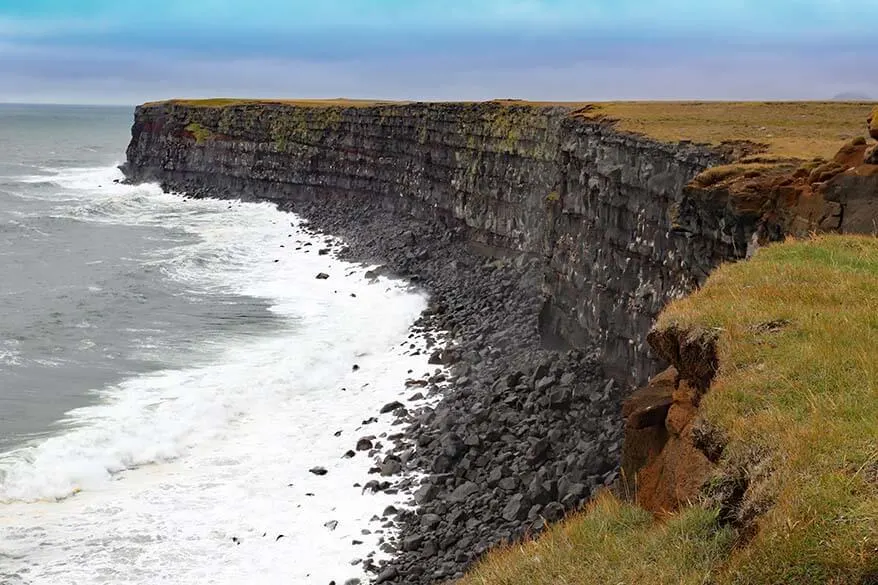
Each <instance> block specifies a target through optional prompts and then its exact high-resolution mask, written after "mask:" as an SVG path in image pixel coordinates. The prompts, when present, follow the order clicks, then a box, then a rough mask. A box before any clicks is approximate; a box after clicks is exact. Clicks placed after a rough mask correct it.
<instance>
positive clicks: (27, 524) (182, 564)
mask: <svg viewBox="0 0 878 585" xmlns="http://www.w3.org/2000/svg"><path fill="white" fill-rule="evenodd" d="M118 176H119V175H118V171H116V170H115V169H98V170H94V169H92V170H83V171H65V172H64V173H58V174H56V175H55V176H53V177H49V178H48V179H47V178H46V177H42V179H43V180H51V181H53V182H55V184H57V185H59V186H60V187H62V188H64V189H66V190H68V191H69V192H71V193H74V194H75V196H77V197H79V198H80V199H81V202H80V204H79V205H77V206H76V207H75V209H74V210H73V211H72V212H70V211H69V207H70V206H69V205H68V206H66V209H67V210H68V211H66V212H65V211H63V209H62V208H60V207H59V213H70V214H71V215H72V216H74V217H78V218H81V219H83V220H88V221H112V222H116V223H125V224H129V223H130V224H149V225H163V226H165V227H167V228H168V229H169V230H170V231H169V237H174V236H173V233H174V232H185V233H187V234H189V235H190V236H192V235H194V236H197V239H195V241H194V243H193V238H191V237H190V238H186V240H185V242H183V243H181V245H180V246H178V247H176V248H175V249H174V250H173V252H167V253H164V254H163V255H162V256H160V257H157V258H155V259H154V261H155V263H156V264H158V265H160V266H161V268H162V271H163V273H164V274H166V276H167V277H168V278H173V279H177V280H179V281H181V282H184V283H186V285H187V287H188V288H189V289H190V290H191V291H192V292H193V293H194V294H197V293H198V292H199V291H202V292H203V291H205V290H208V289H210V290H216V289H221V290H227V291H229V292H231V293H237V294H246V295H252V296H258V297H261V298H265V299H268V300H270V302H271V303H272V305H273V307H272V308H273V311H274V312H275V313H276V314H277V315H278V316H279V317H280V318H281V319H282V326H279V327H278V328H277V330H276V331H274V332H270V333H265V334H262V335H259V336H254V335H252V334H251V335H249V336H245V335H237V334H235V332H234V331H233V330H232V331H230V332H229V333H228V335H226V336H224V337H223V338H221V339H215V340H213V342H212V343H213V344H215V345H217V346H218V347H219V348H220V351H218V352H215V355H217V356H218V357H217V358H215V359H214V360H212V361H211V362H210V363H207V364H199V365H197V366H193V367H189V368H184V369H168V370H163V371H158V372H154V373H151V374H148V375H141V376H137V377H134V378H130V379H128V380H125V381H123V382H122V383H120V384H118V385H115V386H112V387H108V388H104V389H102V390H101V392H100V400H99V402H98V403H97V404H95V405H94V406H90V407H87V408H81V409H78V410H75V411H72V412H71V413H69V415H68V420H67V421H65V422H66V424H67V425H68V426H67V427H66V428H67V430H66V431H65V432H63V433H61V434H58V435H56V436H53V437H51V438H48V439H43V440H42V441H41V442H39V443H36V444H34V445H30V446H28V447H26V448H24V449H21V450H19V451H17V452H14V453H11V454H7V456H5V457H4V458H3V460H2V462H0V469H2V477H0V502H3V503H0V581H3V580H4V579H6V580H9V581H10V582H11V583H33V584H44V583H45V584H62V583H64V584H66V583H77V584H87V583H106V582H112V583H144V584H147V583H149V584H152V583H161V582H167V583H175V584H181V585H186V584H190V583H191V584H195V583H198V584H202V583H217V584H220V583H230V584H231V583H264V584H273V583H312V582H313V583H320V582H323V583H328V582H329V581H330V580H333V579H334V580H336V581H337V582H344V580H345V579H347V578H350V577H357V576H362V574H361V570H360V569H359V568H358V567H355V566H351V565H350V563H349V561H351V560H352V559H354V558H362V557H363V556H365V554H366V553H367V552H369V550H371V549H372V548H374V545H375V542H376V541H375V539H376V537H377V535H376V534H372V535H368V536H363V535H361V533H360V532H361V529H362V528H364V527H366V524H367V521H368V519H369V518H370V517H372V516H373V515H375V514H380V513H381V511H382V510H383V509H384V507H385V506H386V505H388V504H389V503H398V502H394V499H393V497H391V496H387V495H369V494H362V493H361V492H360V490H359V489H356V488H354V487H353V484H354V483H357V482H361V483H362V482H364V481H365V480H366V479H367V471H368V468H369V467H370V466H371V461H369V460H368V459H367V458H366V457H364V456H363V454H359V455H358V456H357V457H355V458H353V459H343V458H341V455H342V454H343V453H344V452H345V451H347V450H348V449H350V448H351V447H352V445H353V444H354V443H355V442H356V440H357V438H358V437H359V436H361V435H365V434H378V433H380V432H386V431H388V430H389V429H390V428H391V427H390V424H391V419H390V417H389V416H388V415H385V416H383V417H381V419H382V420H380V421H379V423H378V424H373V425H368V426H365V427H363V426H362V421H363V420H364V419H366V418H369V417H370V416H373V415H374V414H375V413H376V412H377V410H378V409H379V408H380V407H381V406H382V405H383V404H384V403H386V402H388V401H390V400H393V399H398V398H399V397H400V396H399V393H400V390H401V389H402V382H403V381H404V380H405V379H406V378H407V377H408V374H407V372H408V371H409V370H414V371H415V374H418V375H420V374H423V373H425V372H426V371H427V370H428V367H427V365H426V362H425V359H424V358H423V356H409V355H405V354H404V353H403V352H402V350H400V349H398V346H399V344H400V342H402V341H406V336H407V330H408V326H409V325H410V324H411V322H412V321H413V320H414V319H415V318H416V316H417V315H418V313H419V312H420V311H421V310H422V309H423V307H424V304H425V299H424V297H423V296H422V295H419V294H415V293H413V292H411V291H410V290H409V289H408V288H407V287H406V286H404V285H403V284H402V283H399V282H392V281H388V280H384V279H380V280H378V281H376V282H371V281H368V280H367V279H365V277H364V273H365V270H366V269H365V268H364V267H359V266H354V265H351V264H347V263H342V262H339V261H336V260H333V259H331V258H330V257H328V256H318V255H317V249H318V247H319V246H320V245H322V241H323V238H320V239H311V240H310V241H312V242H313V243H314V245H313V246H310V247H307V248H304V249H302V250H299V251H297V250H295V246H294V245H292V244H293V243H294V242H295V241H296V240H297V239H300V240H304V239H306V238H308V237H307V236H305V235H303V234H300V233H296V231H295V230H296V229H297V226H296V223H297V222H296V219H295V217H294V216H290V215H286V214H282V213H279V212H277V211H276V210H275V209H273V208H272V207H271V206H270V205H267V204H241V203H233V204H230V203H229V202H220V201H190V202H183V201H182V199H180V198H177V197H173V196H170V195H165V194H162V193H161V192H160V190H158V189H157V188H156V187H150V186H147V187H131V186H124V185H116V184H113V183H112V179H113V178H117V177H118ZM98 185H103V187H98ZM230 206H231V208H229V207H230ZM291 223H292V224H293V225H292V226H291ZM290 234H293V236H292V237H290ZM281 245H283V246H284V247H283V248H281ZM275 260H277V262H276V261H275ZM318 272H326V273H327V274H329V275H330V278H329V279H328V280H315V278H314V276H315V275H316V273H318ZM351 293H355V294H356V297H354V296H351ZM406 345H407V344H406ZM354 363H356V364H358V365H359V366H360V368H359V370H357V371H353V370H352V365H353V364H354ZM361 427H362V428H361ZM337 431H341V434H340V436H338V437H336V436H335V434H336V432H337ZM314 466H323V467H325V468H326V469H327V470H328V471H329V473H328V474H327V475H326V476H322V477H318V476H316V475H313V474H311V473H309V472H308V470H309V469H310V468H311V467H314ZM307 494H314V495H313V496H311V495H307ZM71 496H72V497H71ZM333 520H335V521H338V523H339V524H338V527H337V528H336V529H335V530H330V529H329V528H327V527H326V526H324V524H325V523H327V522H330V521H333ZM369 527H370V528H372V529H373V530H374V529H375V528H376V527H375V526H369ZM280 535H283V537H282V538H279V536H280ZM233 538H235V539H238V540H237V542H238V543H240V544H238V543H236V541H233ZM354 539H356V540H360V541H364V544H363V545H361V546H353V545H352V541H353V540H354ZM3 582H5V581H3Z"/></svg>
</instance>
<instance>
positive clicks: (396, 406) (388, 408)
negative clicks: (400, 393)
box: [380, 400, 404, 414]
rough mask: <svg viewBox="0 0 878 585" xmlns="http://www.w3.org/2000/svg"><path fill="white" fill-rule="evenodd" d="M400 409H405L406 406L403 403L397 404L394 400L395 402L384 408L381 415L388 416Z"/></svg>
mask: <svg viewBox="0 0 878 585" xmlns="http://www.w3.org/2000/svg"><path fill="white" fill-rule="evenodd" d="M398 408H404V405H403V404H402V403H401V402H397V401H395V400H394V401H393V402H390V403H388V404H385V405H384V406H382V407H381V410H380V413H381V414H387V413H388V412H393V411H394V410H396V409H398Z"/></svg>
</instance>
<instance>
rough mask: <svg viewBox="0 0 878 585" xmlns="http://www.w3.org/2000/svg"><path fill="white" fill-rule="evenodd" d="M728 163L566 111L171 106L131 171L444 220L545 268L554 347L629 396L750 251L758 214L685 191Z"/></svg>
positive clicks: (141, 111) (133, 156) (140, 145)
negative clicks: (673, 305)
mask: <svg viewBox="0 0 878 585" xmlns="http://www.w3.org/2000/svg"><path fill="white" fill-rule="evenodd" d="M728 156H729V155H727V154H723V153H722V152H719V151H716V150H711V149H708V148H705V147H699V146H693V145H686V144H682V145H669V144H663V143H659V142H655V141H652V140H649V139H647V138H643V137H639V136H634V135H628V134H624V133H620V132H617V131H616V130H614V129H613V127H612V125H611V124H609V123H607V122H604V121H600V120H594V119H590V118H587V117H584V116H582V115H577V114H576V113H575V112H572V111H571V109H570V108H564V107H549V106H535V105H524V104H515V103H480V104H389V105H375V106H358V107H352V106H332V105H330V106H314V105H295V104H280V103H277V104H272V103H242V104H240V105H234V104H232V105H224V106H223V107H205V106H195V105H185V104H175V103H173V102H170V103H159V104H153V105H145V106H141V107H139V108H138V109H137V111H136V116H135V123H134V127H133V129H132V141H131V144H130V146H129V148H128V162H127V165H126V167H125V170H126V173H127V174H128V176H129V177H130V178H131V179H132V180H159V181H162V182H164V183H165V184H166V185H167V186H168V187H171V188H176V189H178V190H186V189H191V188H193V187H195V186H197V187H198V188H211V189H213V192H214V193H220V192H222V193H226V194H227V195H229V196H242V197H251V198H261V199H269V200H272V201H276V202H279V203H283V202H288V201H300V202H301V201H320V202H327V201H330V200H345V201H349V202H350V203H351V205H353V206H357V205H362V204H363V203H365V202H369V203H376V204H378V205H380V207H381V208H382V209H388V210H392V211H394V212H397V213H401V214H407V215H413V216H416V217H430V218H438V217H442V218H444V219H445V221H446V222H448V223H453V224H454V225H459V226H461V227H463V228H465V229H466V238H467V239H468V241H470V242H471V243H472V244H473V245H474V246H476V247H477V248H479V249H480V250H481V251H485V252H489V253H493V254H509V253H520V252H525V253H530V254H533V255H535V256H537V257H541V258H543V259H544V260H545V266H546V272H545V276H544V279H543V292H544V294H545V296H546V302H545V305H544V310H543V313H542V327H543V333H544V337H545V338H546V339H553V340H555V341H557V342H563V343H566V344H569V345H572V346H581V345H583V344H586V343H588V344H590V343H592V342H595V343H597V345H598V346H599V347H600V348H601V352H602V356H603V360H604V363H605V364H606V366H607V369H608V371H609V373H611V374H612V375H614V376H615V377H616V378H618V379H619V381H620V382H621V383H623V384H629V383H639V382H642V381H645V380H646V378H647V377H648V376H649V375H650V374H652V373H654V372H655V371H657V369H658V367H659V365H658V364H657V363H656V361H655V359H654V358H653V357H652V356H651V354H650V353H649V351H648V347H647V345H646V338H645V336H646V332H647V331H648V329H649V326H650V324H651V322H652V320H653V319H654V317H655V316H656V314H657V313H658V311H659V310H660V308H661V307H662V306H663V305H664V304H665V303H666V302H667V301H668V300H669V299H670V298H672V297H674V296H677V295H681V294H684V293H685V292H686V291H688V290H691V289H692V288H693V287H694V286H696V285H697V284H698V283H699V282H701V281H702V280H703V279H704V278H705V277H706V275H707V274H708V273H709V272H710V270H711V269H712V268H713V267H714V266H715V265H716V264H717V263H719V262H721V261H723V260H726V259H730V258H740V257H743V256H744V255H745V254H746V250H747V246H748V243H749V241H750V237H751V235H752V232H753V231H754V230H755V225H756V223H757V219H758V214H753V213H749V212H745V213H739V212H738V211H737V210H735V209H733V208H732V207H731V206H730V205H729V202H728V201H723V200H722V199H721V198H720V199H710V198H703V197H701V198H699V197H697V196H696V197H691V196H689V195H688V194H687V193H686V192H685V190H684V186H685V185H686V184H687V183H688V182H689V180H690V179H692V178H693V177H694V176H696V175H697V174H699V173H700V172H702V171H703V170H704V169H706V168H707V167H709V166H711V165H715V164H718V163H721V162H724V161H725V160H726V158H727V157H728ZM696 195H697V194H696Z"/></svg>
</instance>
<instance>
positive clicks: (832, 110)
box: [144, 98, 874, 160]
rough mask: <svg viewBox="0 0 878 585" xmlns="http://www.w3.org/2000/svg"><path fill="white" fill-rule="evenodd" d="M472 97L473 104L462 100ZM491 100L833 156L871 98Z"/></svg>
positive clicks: (312, 104)
mask: <svg viewBox="0 0 878 585" xmlns="http://www.w3.org/2000/svg"><path fill="white" fill-rule="evenodd" d="M411 103H412V102H393V101H380V100H351V99H344V98H337V99H300V100H293V99H237V98H212V99H175V100H169V101H167V102H151V103H148V104H144V105H145V106H156V105H160V104H176V105H181V106H188V107H196V108H225V107H232V106H234V107H238V106H248V105H267V104H274V105H289V106H298V107H308V108H321V107H322V108H361V107H373V106H399V105H406V104H411ZM464 103H474V102H464ZM489 103H495V104H503V105H514V106H519V107H521V106H525V107H527V106H530V107H534V108H540V107H564V108H569V110H570V111H571V113H572V114H573V115H576V116H578V117H582V118H585V119H597V118H602V119H607V120H612V121H614V123H615V124H616V126H617V127H618V128H619V129H620V130H623V131H626V132H633V133H636V134H642V135H645V136H649V137H651V138H654V139H656V140H659V141H662V142H679V141H683V140H688V141H692V142H696V143H703V144H710V145H714V146H719V145H721V144H722V143H724V142H725V143H728V142H736V141H738V142H740V141H749V142H752V143H754V144H756V145H760V148H759V150H761V151H763V154H764V155H765V156H769V157H778V158H797V159H802V160H807V159H812V158H815V157H823V158H832V156H833V155H835V153H836V151H838V148H839V146H840V145H841V144H842V143H843V142H845V141H846V140H849V139H850V138H853V137H855V136H861V135H863V133H864V129H865V128H864V120H865V119H866V117H867V116H868V114H869V112H870V111H871V109H872V107H873V106H874V104H873V103H866V102H527V101H520V100H496V101H494V102H489Z"/></svg>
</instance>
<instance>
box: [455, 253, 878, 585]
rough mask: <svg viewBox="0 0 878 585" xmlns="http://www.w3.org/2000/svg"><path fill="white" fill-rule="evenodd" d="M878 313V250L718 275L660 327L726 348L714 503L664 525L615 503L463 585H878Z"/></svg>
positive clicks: (786, 259) (708, 497) (710, 491)
mask: <svg viewBox="0 0 878 585" xmlns="http://www.w3.org/2000/svg"><path fill="white" fill-rule="evenodd" d="M876 307H878V239H875V238H868V237H857V236H821V237H818V238H815V239H810V240H804V241H789V242H786V243H784V244H778V245H774V246H771V247H768V248H766V249H763V250H761V251H760V252H759V253H758V254H757V255H756V256H755V257H754V258H753V259H752V260H750V261H748V262H741V263H738V264H729V265H725V266H723V267H721V268H720V269H719V270H717V271H716V272H715V273H714V274H713V275H712V276H711V277H710V279H709V280H708V282H707V284H706V285H705V286H704V288H703V289H701V290H700V291H698V292H697V293H695V294H693V295H692V296H690V297H688V298H686V299H683V300H680V301H677V302H675V303H673V304H672V305H671V306H669V307H668V308H667V310H666V311H665V312H664V313H663V315H662V316H661V318H660V320H659V323H658V325H657V328H658V329H668V328H671V327H674V328H679V329H682V330H685V331H689V332H691V333H692V334H693V335H698V334H700V333H704V332H707V333H709V334H711V335H712V336H714V337H715V338H716V339H717V343H716V350H717V357H718V359H719V370H718V372H717V373H716V376H715V378H714V380H713V383H712V385H711V387H710V390H709V392H708V393H707V394H706V395H705V397H704V399H703V401H702V403H701V406H700V411H699V415H700V417H702V419H703V420H704V421H706V422H707V423H708V424H709V425H710V426H711V427H712V428H713V429H715V433H717V434H718V435H721V436H722V437H724V443H725V448H724V450H723V451H722V456H721V458H720V459H719V460H718V462H717V466H716V470H715V473H714V475H713V476H712V477H711V478H710V480H709V481H708V483H707V484H706V486H705V488H704V490H703V501H701V502H696V503H694V505H692V506H690V507H688V508H684V509H683V510H682V511H679V512H677V513H674V514H671V515H669V516H668V517H666V518H663V519H660V520H655V519H653V517H652V516H651V515H650V514H649V513H647V512H645V511H643V510H641V509H639V508H637V507H635V506H633V505H631V504H627V503H621V502H620V501H618V500H617V499H615V498H614V497H613V496H610V495H609V494H605V495H603V496H602V497H599V498H598V499H597V500H596V501H595V502H594V503H593V504H592V505H591V506H590V508H589V509H588V510H586V511H584V512H583V513H582V514H580V515H579V516H576V517H573V518H570V519H568V520H567V521H566V522H565V523H563V524H561V525H558V526H556V527H554V528H553V529H551V530H550V531H549V532H547V533H546V534H545V535H543V536H542V537H541V538H540V539H538V540H537V541H535V542H532V543H528V544H524V545H517V546H513V547H510V548H507V549H505V550H499V551H496V552H495V553H493V554H492V555H490V556H489V557H488V558H487V559H486V560H485V561H484V562H483V563H482V564H481V565H480V566H478V567H477V568H476V569H474V570H473V571H472V573H471V574H470V575H469V576H468V577H467V578H466V579H464V580H463V582H462V583H463V585H525V584H527V585H549V584H552V585H554V584H558V583H567V584H576V585H589V584H595V585H597V584H603V583H614V584H623V583H625V584H627V583H631V584H636V583H668V584H671V583H673V584H677V583H716V584H724V583H742V584H743V583H746V584H766V585H767V584H775V583H801V584H805V583H851V584H858V585H866V584H867V583H876V582H878V310H876ZM730 488H732V491H735V490H737V492H738V493H737V494H736V500H735V509H734V510H728V509H726V510H723V509H722V504H721V503H719V502H721V501H722V498H720V497H718V495H717V494H718V493H721V492H725V493H726V495H728V492H729V489H730Z"/></svg>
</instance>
